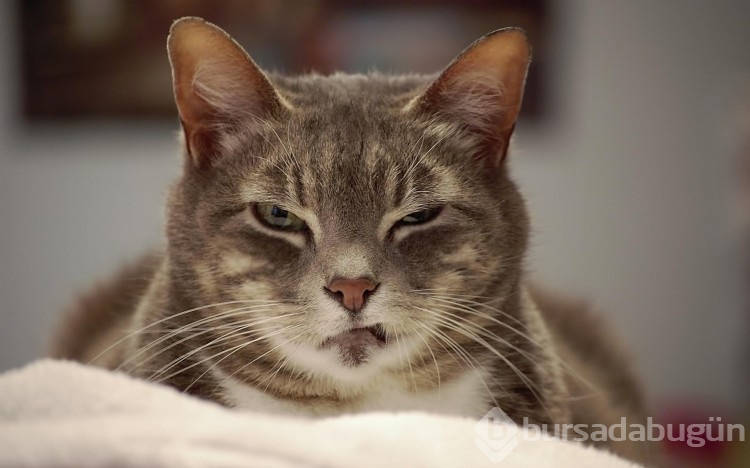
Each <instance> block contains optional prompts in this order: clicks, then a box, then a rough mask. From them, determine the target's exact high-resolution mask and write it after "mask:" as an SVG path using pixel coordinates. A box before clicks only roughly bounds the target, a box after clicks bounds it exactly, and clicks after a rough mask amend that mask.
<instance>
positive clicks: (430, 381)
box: [54, 18, 646, 460]
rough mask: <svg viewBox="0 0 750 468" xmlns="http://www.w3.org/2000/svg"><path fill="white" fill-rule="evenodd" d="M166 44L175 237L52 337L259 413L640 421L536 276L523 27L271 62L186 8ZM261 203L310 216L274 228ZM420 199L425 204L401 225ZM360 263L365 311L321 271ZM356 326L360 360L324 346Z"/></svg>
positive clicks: (614, 366)
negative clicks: (265, 66)
mask: <svg viewBox="0 0 750 468" xmlns="http://www.w3.org/2000/svg"><path fill="white" fill-rule="evenodd" d="M169 52H170V59H171V62H172V66H173V73H174V85H175V96H176V101H177V106H178V110H179V112H180V118H181V121H182V124H183V129H184V136H185V138H184V140H185V145H184V146H185V149H184V152H185V158H184V161H185V162H184V171H183V175H182V177H181V179H180V180H179V181H178V182H177V183H176V184H175V185H174V186H173V187H172V190H171V191H170V194H169V197H168V201H167V247H166V251H165V252H164V253H157V254H153V255H151V256H149V257H148V258H145V259H143V260H142V261H141V262H139V263H137V264H136V265H135V266H134V267H133V268H131V269H128V270H126V271H125V272H123V273H122V274H121V275H120V276H118V277H117V278H116V279H115V280H113V281H111V282H109V283H108V284H106V285H104V286H102V287H101V288H100V289H99V290H98V291H96V292H94V293H92V294H91V295H89V296H88V297H87V299H86V300H84V302H83V303H82V304H81V305H80V306H79V307H78V308H77V310H76V312H75V313H74V314H75V315H74V317H73V318H72V319H68V321H67V322H66V324H65V326H64V328H63V332H62V333H61V334H60V336H59V337H58V340H57V342H56V343H57V344H56V348H55V351H54V355H56V356H58V357H67V358H73V359H78V360H81V361H84V362H86V361H89V360H91V359H94V360H95V362H96V363H97V364H99V365H103V366H106V367H109V368H122V369H125V370H126V371H128V372H130V373H131V374H133V375H137V376H140V377H143V378H147V379H151V380H154V381H157V382H163V383H165V384H168V385H171V386H174V387H176V388H178V389H182V390H185V391H188V392H190V393H193V394H195V395H197V396H200V397H203V398H208V399H213V400H216V401H218V402H221V403H222V404H225V405H228V406H239V407H245V408H250V409H257V410H266V411H279V412H287V413H297V414H311V415H325V414H339V413H344V412H357V411H366V410H376V409H380V410H397V409H425V410H429V411H436V412H442V413H449V414H462V415H468V416H472V417H477V418H478V417H481V416H482V415H483V414H484V413H485V412H486V411H487V410H489V409H490V408H491V407H492V406H495V405H497V406H499V407H501V408H502V409H503V410H504V411H505V412H506V413H507V414H508V415H509V416H510V417H512V418H513V419H514V420H516V421H519V422H520V421H521V420H522V419H523V418H524V417H528V418H529V419H530V420H531V421H532V422H535V423H538V424H540V423H548V424H549V423H568V422H587V423H594V422H602V423H611V422H619V417H620V416H621V415H622V416H627V417H628V418H629V422H630V421H631V420H632V422H638V421H639V420H640V419H639V418H641V417H642V416H643V414H642V402H641V399H640V393H639V391H638V388H637V386H636V384H635V383H634V379H633V377H632V375H631V373H630V371H629V365H628V363H627V362H626V360H625V359H624V358H622V353H621V352H620V351H619V350H617V349H615V348H614V347H613V346H612V343H611V338H610V337H609V335H608V334H607V333H606V332H605V331H603V330H602V327H601V325H599V324H598V322H597V320H596V318H595V316H594V315H593V314H591V313H589V311H588V308H586V307H585V306H583V305H572V306H571V305H570V304H568V303H566V302H561V301H559V300H556V299H550V296H549V295H548V294H544V293H541V292H539V291H537V290H535V291H531V290H529V288H528V287H527V283H526V279H525V277H524V268H523V258H524V253H525V252H526V248H527V238H528V230H529V227H528V226H529V222H528V219H527V215H526V209H525V206H524V203H523V199H522V198H521V196H520V194H519V192H518V190H517V189H516V186H515V184H514V183H513V182H512V181H511V180H510V178H509V177H508V169H507V164H506V161H505V159H506V153H507V147H508V142H509V139H510V136H511V133H512V131H513V127H514V124H515V121H516V117H517V114H518V110H519V108H520V103H521V96H522V92H523V84H524V80H525V76H526V68H527V66H528V62H529V49H528V45H527V43H526V39H525V36H524V35H523V34H522V33H521V32H519V31H518V30H503V31H499V32H495V33H493V34H490V35H488V36H486V37H485V38H483V39H482V40H480V41H478V42H477V43H475V44H474V45H472V46H471V47H470V48H469V49H467V50H466V51H465V52H464V53H463V54H462V55H460V56H459V57H458V58H457V59H456V60H455V61H454V62H453V63H452V64H451V65H450V66H449V67H448V68H447V69H446V70H445V71H444V72H443V73H442V74H441V75H439V76H417V75H414V76H388V75H380V74H376V73H373V74H368V75H344V74H336V75H332V76H319V75H307V76H300V77H287V76H282V75H273V74H271V75H266V74H264V73H262V72H261V71H260V70H259V69H258V68H257V67H256V66H255V64H254V63H253V62H252V60H250V58H249V57H247V56H246V55H245V53H244V51H243V50H242V49H241V48H240V47H239V46H238V45H236V44H235V43H234V42H233V41H232V40H231V39H229V37H228V36H226V35H225V34H224V33H223V32H222V31H221V30H219V29H218V28H216V27H215V26H212V25H210V24H208V23H205V22H203V21H202V20H199V19H195V18H190V19H183V20H181V21H179V22H177V23H176V24H175V26H174V27H173V29H172V33H171V36H170V40H169ZM257 203H272V204H278V205H280V206H282V207H283V208H284V209H285V210H288V211H289V212H292V213H294V214H296V215H297V216H299V217H300V218H302V219H303V220H304V221H305V222H306V224H307V226H308V228H307V229H306V230H304V231H301V232H289V231H278V230H274V229H272V228H271V227H269V226H266V225H264V224H263V223H262V222H261V221H260V220H259V219H258V217H257V216H254V215H253V214H252V207H253V206H255V204H257ZM433 207H441V208H442V211H440V213H439V214H438V215H437V217H436V218H435V219H434V220H431V221H429V222H426V223H424V224H419V225H414V226H411V225H402V224H399V220H401V219H403V218H404V216H407V215H409V214H410V213H413V212H419V211H420V210H425V209H428V208H433ZM362 277H364V278H369V279H371V280H372V281H374V282H376V283H378V286H377V289H376V290H375V291H374V292H373V293H372V294H370V295H369V297H368V298H367V302H366V304H365V307H364V308H363V309H362V310H361V311H360V312H359V313H358V314H352V313H350V312H349V311H347V310H345V308H344V307H342V305H341V304H339V303H338V302H337V301H336V298H335V297H332V295H331V294H330V291H326V285H327V284H328V283H329V282H330V281H331V279H332V278H362ZM537 304H539V305H540V307H538V306H537ZM357 327H375V329H377V330H379V331H380V332H381V333H382V334H384V338H385V341H386V344H385V345H384V346H381V345H379V346H374V345H373V346H370V345H360V344H357V345H356V346H355V347H354V348H353V349H355V350H357V351H358V352H361V353H359V354H357V357H356V359H354V358H352V356H351V355H347V354H346V353H344V351H343V349H344V348H337V347H336V346H326V345H325V344H326V343H327V342H329V341H330V340H331V339H334V342H337V341H335V339H339V340H340V339H341V338H335V337H341V336H346V337H350V336H355V337H356V336H359V335H357V333H355V332H353V331H352V329H353V328H357ZM332 337H334V338H332ZM346 339H351V340H354V339H355V338H346ZM368 339H369V340H372V339H373V338H372V337H370V338H368ZM118 340H119V341H118ZM370 342H371V341H365V343H370ZM113 343H114V345H113V346H111V347H109V348H108V346H110V345H111V344H113ZM611 447H612V448H613V449H614V450H616V451H618V452H620V453H622V454H625V455H626V456H629V457H632V458H635V459H640V460H644V459H645V456H646V455H645V452H644V451H643V450H641V449H639V448H638V447H634V446H632V445H630V444H622V446H620V447H618V446H616V445H612V446H611Z"/></svg>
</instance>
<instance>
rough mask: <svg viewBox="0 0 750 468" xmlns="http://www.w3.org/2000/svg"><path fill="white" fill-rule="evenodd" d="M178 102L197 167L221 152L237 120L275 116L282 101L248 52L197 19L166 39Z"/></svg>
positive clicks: (178, 27) (176, 26)
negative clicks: (223, 139) (221, 144)
mask: <svg viewBox="0 0 750 468" xmlns="http://www.w3.org/2000/svg"><path fill="white" fill-rule="evenodd" d="M168 50H169V58H170V62H171V64H172V72H173V85H174V91H175V101H176V103H177V108H178V110H179V114H180V119H181V121H182V126H183V129H184V130H185V140H186V144H187V147H188V153H189V154H190V156H191V158H192V159H193V161H194V162H195V163H196V165H198V166H205V165H207V164H210V162H211V161H212V160H214V159H215V158H216V157H217V156H219V155H220V154H221V148H220V140H221V137H222V134H223V133H224V132H227V131H231V129H232V128H233V127H235V126H236V124H237V122H238V121H240V120H242V121H246V122H248V123H249V124H250V125H249V126H248V128H251V127H252V124H254V123H255V122H254V119H255V120H256V121H257V125H261V123H262V122H263V119H266V118H268V117H269V116H271V115H272V114H277V113H278V111H279V110H280V109H281V108H282V107H283V106H282V103H281V100H280V98H279V96H278V94H277V93H276V90H275V89H274V88H273V86H272V85H271V83H270V82H269V81H268V79H267V78H266V77H265V75H264V74H263V72H262V71H260V69H259V68H258V67H257V66H256V65H255V63H253V61H252V59H251V58H250V57H249V56H248V55H247V53H246V52H245V51H244V50H243V49H242V48H241V47H240V46H239V45H238V44H237V43H236V42H234V41H233V40H232V39H231V38H230V37H229V36H228V35H227V34H226V33H225V32H224V31H222V30H221V29H219V28H218V27H216V26H214V25H212V24H210V23H207V22H205V21H203V20H199V19H196V18H188V19H183V20H180V21H178V22H176V23H175V24H174V25H173V26H172V30H171V32H170V36H169V40H168Z"/></svg>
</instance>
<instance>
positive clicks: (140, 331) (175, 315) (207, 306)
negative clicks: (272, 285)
mask: <svg viewBox="0 0 750 468" xmlns="http://www.w3.org/2000/svg"><path fill="white" fill-rule="evenodd" d="M257 302H277V301H267V300H264V299H246V300H235V301H226V302H217V303H213V304H206V305H203V306H200V307H195V308H192V309H188V310H184V311H182V312H178V313H176V314H171V315H168V316H166V317H163V318H161V319H159V320H156V321H154V322H151V323H149V324H148V325H145V326H143V327H141V328H139V329H137V330H135V331H133V332H131V333H129V334H127V335H126V336H124V337H122V338H120V339H119V340H117V341H115V342H114V343H112V344H111V345H110V346H108V347H107V348H105V349H104V350H103V351H101V352H100V353H99V354H97V355H96V356H94V357H93V358H91V359H90V360H89V362H88V364H92V363H93V362H94V361H96V360H97V359H99V358H101V357H102V356H104V355H105V354H106V353H108V352H110V351H112V349H114V348H116V347H117V346H119V345H121V344H122V343H124V342H126V341H128V340H130V339H131V338H133V337H134V336H136V335H138V334H140V333H142V332H143V331H144V330H148V329H149V328H152V327H155V326H157V325H160V324H162V323H164V322H166V321H168V320H172V319H175V318H177V317H180V316H183V315H185V314H189V313H194V312H198V311H201V310H205V309H209V308H211V307H222V306H226V305H236V304H248V303H257Z"/></svg>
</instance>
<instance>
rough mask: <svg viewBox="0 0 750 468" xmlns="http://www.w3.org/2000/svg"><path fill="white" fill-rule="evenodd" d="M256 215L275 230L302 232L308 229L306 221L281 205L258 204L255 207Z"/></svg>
mask: <svg viewBox="0 0 750 468" xmlns="http://www.w3.org/2000/svg"><path fill="white" fill-rule="evenodd" d="M255 214H256V216H257V217H258V219H259V220H260V221H261V222H263V223H264V224H266V225H268V226H270V227H272V228H274V229H281V230H284V231H302V230H304V229H305V228H307V225H306V224H305V222H304V221H302V220H301V219H300V218H298V217H297V216H296V215H294V214H292V213H290V212H288V211H287V210H285V209H283V208H281V207H280V206H279V205H273V204H271V203H258V204H257V205H255Z"/></svg>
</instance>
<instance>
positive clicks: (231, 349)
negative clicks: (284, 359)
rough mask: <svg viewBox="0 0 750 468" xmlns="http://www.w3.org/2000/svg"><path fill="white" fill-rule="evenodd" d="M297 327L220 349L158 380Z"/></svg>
mask: <svg viewBox="0 0 750 468" xmlns="http://www.w3.org/2000/svg"><path fill="white" fill-rule="evenodd" d="M295 327H296V325H289V326H287V327H284V328H280V329H278V330H275V331H273V332H271V333H267V334H265V335H263V336H260V337H258V338H255V339H253V340H250V341H247V342H245V343H241V344H239V345H237V346H234V347H231V348H228V349H225V350H223V351H219V352H218V353H216V354H214V355H213V356H209V357H208V358H204V359H201V360H199V361H196V362H194V363H193V364H191V365H189V366H187V367H184V368H182V369H180V370H178V371H176V372H173V373H171V374H169V375H168V376H166V377H162V378H161V379H160V380H158V381H157V383H161V382H164V381H167V380H169V379H171V378H172V377H174V376H176V375H179V374H181V373H182V372H185V371H187V370H190V369H192V368H194V367H196V366H200V365H202V364H204V363H206V362H208V361H211V360H213V359H215V358H216V357H217V356H221V355H224V354H226V353H231V352H234V351H236V350H238V349H241V348H244V347H246V346H249V345H251V344H253V343H257V342H258V341H261V340H265V339H268V338H270V337H272V336H276V335H279V334H281V333H284V332H286V331H288V330H290V329H293V328H295ZM273 349H275V348H273ZM264 355H265V354H264ZM256 360H257V359H256ZM253 362H255V360H253Z"/></svg>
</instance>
